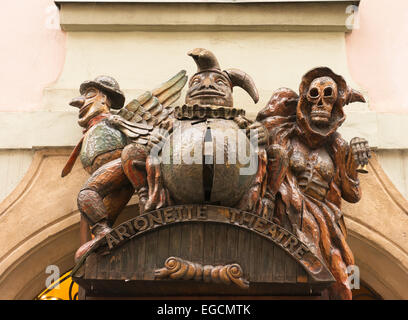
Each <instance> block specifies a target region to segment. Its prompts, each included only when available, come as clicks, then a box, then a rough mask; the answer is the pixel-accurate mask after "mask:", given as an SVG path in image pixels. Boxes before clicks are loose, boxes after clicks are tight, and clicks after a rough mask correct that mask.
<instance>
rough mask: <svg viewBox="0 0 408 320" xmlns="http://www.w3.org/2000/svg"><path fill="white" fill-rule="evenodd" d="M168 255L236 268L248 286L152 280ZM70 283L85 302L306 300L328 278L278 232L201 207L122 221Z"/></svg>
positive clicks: (259, 221) (257, 220)
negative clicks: (229, 298) (160, 298)
mask: <svg viewBox="0 0 408 320" xmlns="http://www.w3.org/2000/svg"><path fill="white" fill-rule="evenodd" d="M169 257H180V258H181V259H183V260H185V261H188V262H191V264H192V265H194V266H201V267H202V268H201V269H202V270H204V269H205V267H206V266H207V267H208V268H209V267H213V268H215V267H217V266H225V265H231V264H238V265H239V266H240V267H241V268H242V278H243V279H245V280H247V281H248V282H249V286H247V287H246V288H242V287H239V286H237V285H234V283H231V284H225V283H224V282H223V281H221V280H219V279H213V280H214V281H204V279H203V277H202V275H196V276H195V278H194V277H193V276H192V277H190V278H191V279H190V280H183V278H179V279H177V278H176V277H173V278H168V279H158V277H157V272H156V270H158V269H160V268H163V267H164V265H165V262H166V260H167V259H168V258H169ZM208 268H207V269H208ZM219 268H220V267H219ZM213 273H214V272H213ZM200 277H201V278H200ZM184 278H186V276H184ZM73 279H74V281H76V282H77V283H78V284H79V285H80V286H81V287H82V288H83V289H84V290H85V292H86V294H87V296H88V297H89V296H94V297H98V296H99V297H107V296H110V297H118V296H122V297H137V296H167V297H170V296H185V295H189V296H203V295H204V296H212V295H217V296H227V295H238V296H253V295H257V296H259V295H263V296H265V295H266V296H288V295H289V296H293V295H296V296H310V295H319V294H320V293H321V292H322V290H324V289H325V288H326V287H327V286H329V285H330V284H332V283H333V281H334V278H333V276H332V274H331V273H330V272H329V271H328V269H327V267H326V266H325V265H324V263H322V262H321V261H320V260H319V259H318V258H317V257H316V256H315V255H313V254H312V253H311V251H310V250H309V249H308V247H307V246H306V245H305V244H304V243H302V242H301V241H300V240H299V239H298V238H297V237H296V236H295V235H293V234H291V233H290V232H288V231H287V230H285V229H284V228H282V227H280V226H277V225H276V224H274V223H273V222H271V221H268V220H265V219H263V218H261V217H259V216H256V215H253V214H251V213H248V212H243V211H239V210H236V209H231V208H226V207H218V206H209V205H185V206H176V207H168V208H165V209H161V210H156V211H152V212H150V213H146V214H143V215H141V216H138V217H136V218H134V219H131V220H128V221H126V222H124V223H122V224H121V225H119V226H117V227H116V228H115V229H113V231H112V232H111V233H109V234H107V235H106V236H105V238H103V239H101V241H100V243H98V246H97V247H96V248H95V249H94V250H91V252H90V254H89V255H87V256H86V257H84V259H83V260H81V261H80V262H79V263H78V265H77V266H76V267H75V268H74V270H73Z"/></svg>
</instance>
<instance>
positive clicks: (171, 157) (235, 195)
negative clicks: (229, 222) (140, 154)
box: [161, 119, 258, 206]
mask: <svg viewBox="0 0 408 320" xmlns="http://www.w3.org/2000/svg"><path fill="white" fill-rule="evenodd" d="M161 160H162V163H161V166H162V173H163V180H164V184H165V186H166V187H167V189H168V190H169V192H170V194H171V196H172V198H173V199H174V200H175V202H176V203H178V204H186V203H211V204H218V205H223V206H234V205H235V204H236V203H237V202H238V201H239V200H240V199H241V198H242V196H243V195H244V193H245V192H246V191H248V189H249V187H250V185H251V183H252V182H253V180H254V178H255V175H256V171H257V168H258V162H257V161H258V156H257V153H256V150H255V148H254V147H253V146H251V144H250V141H249V139H248V138H247V137H246V134H245V131H244V130H240V129H239V127H238V125H237V124H236V123H235V122H234V121H232V120H224V119H208V120H206V121H202V122H197V120H196V121H194V120H185V121H180V122H179V123H178V126H177V127H175V128H174V131H173V133H172V135H171V136H170V137H169V139H168V140H167V142H166V144H165V145H164V147H163V150H162V154H161Z"/></svg>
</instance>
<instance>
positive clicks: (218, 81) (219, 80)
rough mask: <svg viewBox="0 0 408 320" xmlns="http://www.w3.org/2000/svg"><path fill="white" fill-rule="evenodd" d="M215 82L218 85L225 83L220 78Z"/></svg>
mask: <svg viewBox="0 0 408 320" xmlns="http://www.w3.org/2000/svg"><path fill="white" fill-rule="evenodd" d="M217 84H218V85H220V86H222V85H225V81H224V80H222V79H217Z"/></svg>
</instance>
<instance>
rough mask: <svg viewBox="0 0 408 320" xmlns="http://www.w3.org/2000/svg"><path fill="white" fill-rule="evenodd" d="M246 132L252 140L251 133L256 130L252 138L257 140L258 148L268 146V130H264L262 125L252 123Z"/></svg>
mask: <svg viewBox="0 0 408 320" xmlns="http://www.w3.org/2000/svg"><path fill="white" fill-rule="evenodd" d="M246 130H247V131H246V134H247V136H248V138H252V137H251V131H252V130H256V131H255V136H254V137H253V138H255V139H257V141H258V145H259V146H264V145H267V144H268V140H269V133H268V130H267V129H266V128H265V126H264V125H263V124H262V123H260V122H254V123H253V124H251V125H250V126H249V127H248V128H247V129H246Z"/></svg>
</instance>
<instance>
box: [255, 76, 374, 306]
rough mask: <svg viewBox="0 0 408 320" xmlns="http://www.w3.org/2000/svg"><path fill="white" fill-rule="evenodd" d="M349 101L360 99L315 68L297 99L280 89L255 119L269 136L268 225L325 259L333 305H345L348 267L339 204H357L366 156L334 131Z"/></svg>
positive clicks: (363, 144) (358, 143) (356, 142)
mask: <svg viewBox="0 0 408 320" xmlns="http://www.w3.org/2000/svg"><path fill="white" fill-rule="evenodd" d="M355 101H362V102H363V101H364V98H363V96H362V95H361V94H359V93H358V92H356V91H354V90H352V89H351V88H349V87H348V86H347V84H346V82H345V80H344V79H343V78H342V77H341V76H339V75H336V74H335V73H334V72H333V71H331V70H330V69H329V68H316V69H313V70H311V71H309V72H308V73H306V74H305V75H304V76H303V78H302V82H301V84H300V89H299V96H298V95H297V94H296V93H295V92H294V91H292V90H290V89H286V88H283V89H279V90H278V91H276V92H275V93H274V94H273V95H272V97H271V99H270V101H269V103H268V105H267V106H266V107H265V108H264V109H263V110H262V111H260V112H259V114H258V117H257V120H258V121H261V122H262V123H263V124H264V125H265V126H267V128H268V130H269V133H270V143H269V147H268V149H267V152H268V192H269V193H270V194H271V195H272V196H273V197H274V198H275V210H274V212H273V217H272V219H273V220H274V221H275V222H277V223H279V224H280V225H281V226H283V227H285V228H287V229H288V230H292V232H294V233H295V234H296V235H297V236H298V237H299V238H300V239H302V240H303V241H304V242H305V243H307V245H308V247H309V248H310V249H311V250H312V251H313V252H314V253H315V254H316V255H317V256H319V257H321V258H322V260H323V261H325V263H326V264H327V266H328V268H329V269H330V271H331V272H332V274H333V275H334V277H335V278H336V281H337V282H336V283H335V284H334V285H333V286H332V287H331V290H330V294H331V297H332V298H335V299H351V290H350V289H349V287H348V283H347V277H348V273H347V270H346V268H347V266H350V265H353V264H354V258H353V254H352V252H351V250H350V248H349V246H348V245H347V243H346V240H345V238H346V235H347V231H346V227H345V225H344V219H343V214H342V212H341V199H342V198H343V199H345V200H346V201H349V202H357V201H359V200H360V197H361V189H360V184H359V180H358V173H357V169H358V167H359V166H364V165H366V164H367V163H368V158H369V148H368V143H367V141H366V140H364V139H361V138H354V139H352V140H351V142H350V144H348V143H347V142H346V141H344V140H343V139H342V138H341V136H340V134H339V133H338V132H337V129H338V127H339V126H340V125H341V124H342V123H343V122H344V120H345V114H344V111H343V107H344V106H345V105H347V104H349V103H352V102H355Z"/></svg>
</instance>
